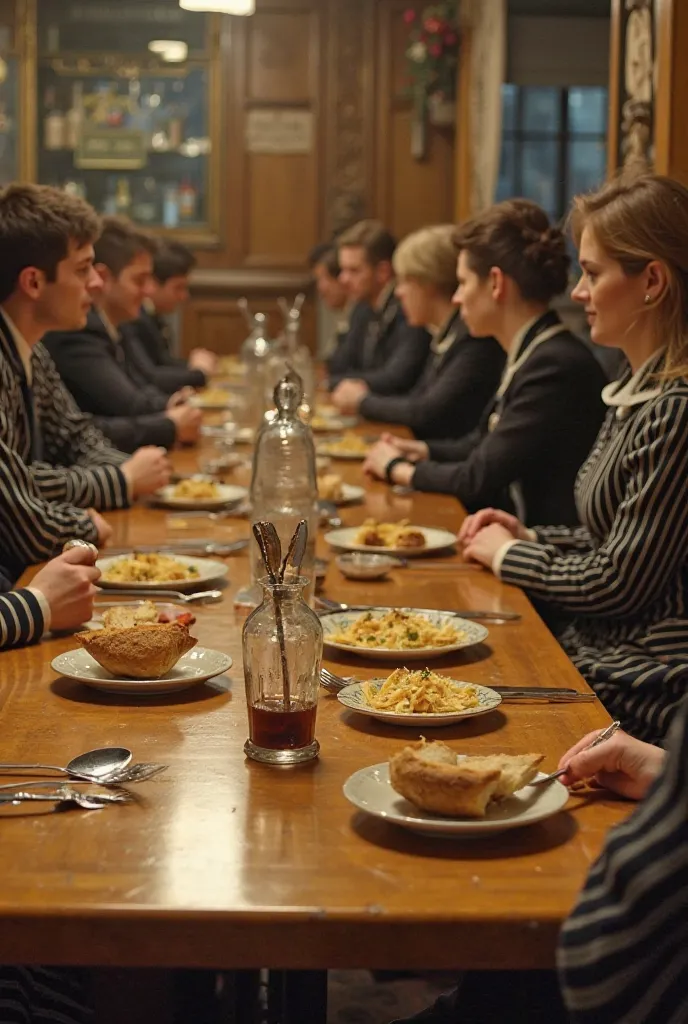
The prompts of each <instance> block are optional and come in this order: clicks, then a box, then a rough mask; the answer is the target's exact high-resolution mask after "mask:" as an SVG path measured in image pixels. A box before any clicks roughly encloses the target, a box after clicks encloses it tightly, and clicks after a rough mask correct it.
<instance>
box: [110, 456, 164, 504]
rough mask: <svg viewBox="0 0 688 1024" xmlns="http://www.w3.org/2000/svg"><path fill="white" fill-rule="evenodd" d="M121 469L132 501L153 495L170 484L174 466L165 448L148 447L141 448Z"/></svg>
mask: <svg viewBox="0 0 688 1024" xmlns="http://www.w3.org/2000/svg"><path fill="white" fill-rule="evenodd" d="M120 469H121V470H122V472H123V473H124V476H125V478H126V480H127V483H128V484H129V492H130V495H131V498H132V500H133V499H134V498H140V497H141V496H142V495H145V494H153V492H154V491H157V490H159V488H160V487H165V486H166V485H167V484H168V483H169V482H170V475H171V473H172V464H171V462H170V460H169V459H168V457H167V452H166V451H165V449H164V448H158V447H157V446H156V445H146V447H145V448H139V449H138V450H137V451H135V452H134V454H133V455H132V456H131V458H130V459H127V461H126V462H123V463H122V465H121V466H120Z"/></svg>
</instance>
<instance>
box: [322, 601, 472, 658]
mask: <svg viewBox="0 0 688 1024" xmlns="http://www.w3.org/2000/svg"><path fill="white" fill-rule="evenodd" d="M391 610H392V609H391V608H375V609H373V610H371V612H370V614H371V615H373V616H374V617H375V618H382V616H383V615H385V614H386V613H387V612H389V611H391ZM399 611H404V612H411V613H413V614H414V615H422V616H423V618H425V619H427V620H428V622H430V623H431V624H432V625H433V626H446V625H450V626H453V627H454V628H455V629H457V630H460V631H461V632H462V633H463V634H464V636H463V637H460V638H459V639H458V640H457V641H456V643H453V644H447V645H446V646H445V647H417V648H412V649H410V650H408V649H406V648H397V649H394V648H391V647H357V646H355V645H354V644H342V643H339V642H338V641H336V640H330V639H329V637H330V635H331V634H332V633H339V632H340V631H341V630H344V629H346V628H347V627H348V626H350V625H351V623H352V622H355V621H356V619H358V618H360V617H361V615H365V614H366V612H355V611H352V612H325V614H321V615H320V621H321V623H322V627H323V637H324V641H325V643H326V644H327V645H328V647H333V648H334V649H335V650H337V651H348V652H349V653H350V654H358V655H360V656H361V657H366V658H372V659H373V661H402V662H404V663H405V662H407V661H425V660H426V659H428V658H441V657H442V655H443V654H450V653H451V652H452V651H460V650H462V649H463V648H464V647H472V646H473V644H480V643H482V642H483V640H484V639H485V637H486V636H487V635H488V631H487V629H485V627H484V626H481V625H480V623H479V622H469V621H468V619H460V618H459V617H458V616H456V615H450V614H449V613H448V612H437V611H433V610H432V609H430V608H400V609H399Z"/></svg>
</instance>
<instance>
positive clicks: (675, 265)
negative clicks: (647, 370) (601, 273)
mask: <svg viewBox="0 0 688 1024" xmlns="http://www.w3.org/2000/svg"><path fill="white" fill-rule="evenodd" d="M569 223H570V226H571V230H572V234H573V238H574V241H575V242H576V245H577V246H579V245H580V240H581V235H582V234H583V229H584V228H586V227H587V228H590V230H591V231H592V233H593V234H594V236H595V240H596V241H597V242H598V243H599V245H600V246H601V247H602V248H603V249H604V251H605V252H606V253H607V255H608V256H610V257H611V259H613V260H616V261H617V263H620V264H621V267H622V269H623V271H624V273H625V274H626V275H627V276H628V277H633V276H635V275H637V274H641V273H642V272H643V270H644V269H645V267H646V266H647V265H648V263H651V262H652V261H653V260H657V261H658V262H660V263H662V264H663V266H664V269H665V271H666V287H665V288H664V289H663V291H662V293H661V294H660V295H659V296H658V297H657V298H656V299H655V300H654V302H652V303H649V304H648V305H646V306H643V309H644V310H653V311H654V313H655V317H656V334H657V341H659V342H661V343H662V344H666V346H667V356H666V362H665V368H664V371H663V373H662V377H663V378H664V379H669V380H675V379H677V378H679V377H688V189H686V188H685V187H684V186H683V185H681V184H680V183H679V182H678V181H673V180H672V179H671V178H665V177H663V176H661V175H658V174H645V175H642V176H641V177H636V178H633V179H629V178H627V177H623V176H622V177H619V178H617V179H615V180H613V181H611V182H609V183H608V184H606V185H604V186H603V187H602V188H601V189H600V190H599V191H598V192H593V193H591V194H589V195H581V196H577V197H576V198H575V199H574V201H573V208H572V211H571V214H570V218H569Z"/></svg>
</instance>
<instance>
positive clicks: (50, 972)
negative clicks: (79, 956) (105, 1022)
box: [0, 967, 93, 1024]
mask: <svg viewBox="0 0 688 1024" xmlns="http://www.w3.org/2000/svg"><path fill="white" fill-rule="evenodd" d="M89 1002H90V999H89V986H88V974H87V972H86V971H82V970H80V969H78V968H64V967H56V968H51V967H0V1024H39V1022H40V1024H87V1022H88V1021H92V1020H93V1010H92V1008H91V1007H90V1006H89Z"/></svg>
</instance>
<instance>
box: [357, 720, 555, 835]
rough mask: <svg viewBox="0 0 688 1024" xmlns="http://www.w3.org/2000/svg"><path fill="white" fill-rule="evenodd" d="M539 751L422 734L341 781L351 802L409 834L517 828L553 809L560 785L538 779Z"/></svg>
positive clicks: (485, 832) (480, 832) (478, 832)
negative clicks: (496, 749) (483, 750)
mask: <svg viewBox="0 0 688 1024" xmlns="http://www.w3.org/2000/svg"><path fill="white" fill-rule="evenodd" d="M543 760H544V755H542V754H536V753H528V754H488V755H480V756H477V755H476V756H471V755H465V754H463V753H457V752H456V751H454V750H452V748H451V747H449V746H448V745H447V744H446V743H442V742H428V741H427V740H425V739H424V738H423V739H421V740H420V741H419V742H418V743H412V744H409V746H407V747H404V748H403V749H402V750H400V751H398V752H397V753H396V754H394V755H393V756H392V757H391V758H390V760H389V761H388V762H384V763H382V764H374V765H371V766H370V767H369V768H362V769H361V770H360V771H358V772H355V773H354V774H353V775H351V776H350V777H349V778H348V779H347V781H346V782H345V784H344V796H345V797H346V798H347V800H349V801H350V803H352V804H353V805H354V806H355V807H357V808H358V809H359V810H361V811H365V812H366V813H367V814H371V815H373V816H374V817H376V818H382V819H383V820H385V821H390V822H392V823H393V824H395V825H399V826H401V827H402V828H406V829H410V830H411V831H412V832H420V833H421V834H423V835H441V836H448V837H455V838H465V837H470V836H486V835H492V834H494V833H497V832H505V831H506V830H507V829H512V828H521V827H522V826H524V825H532V824H534V823H535V822H537V821H543V820H544V819H545V818H549V817H551V816H552V815H554V814H557V813H558V812H559V811H560V810H562V808H563V807H564V806H565V804H566V803H567V801H568V798H569V793H568V790H567V789H566V787H565V786H563V785H562V784H561V783H560V782H557V781H556V780H553V781H552V782H549V783H548V784H547V785H542V786H535V785H533V783H534V782H537V781H538V779H540V778H542V777H543V773H542V772H540V771H539V765H540V764H541V762H542V761H543Z"/></svg>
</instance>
